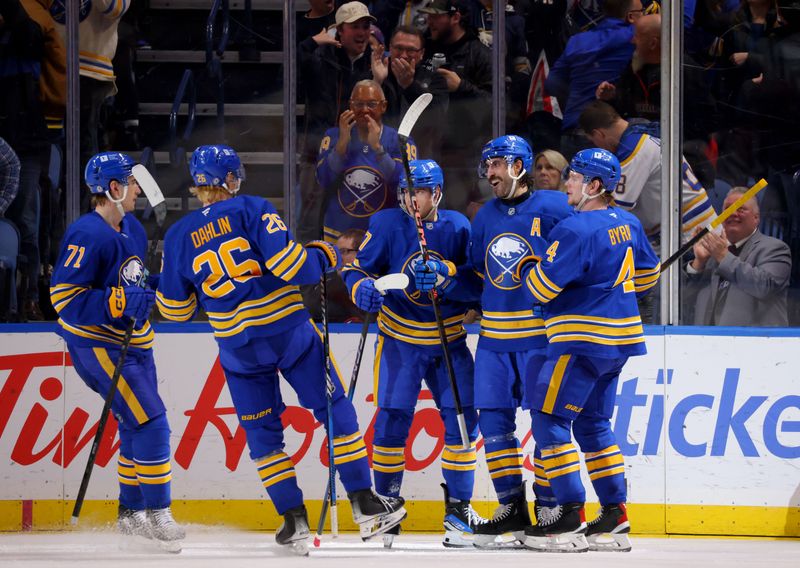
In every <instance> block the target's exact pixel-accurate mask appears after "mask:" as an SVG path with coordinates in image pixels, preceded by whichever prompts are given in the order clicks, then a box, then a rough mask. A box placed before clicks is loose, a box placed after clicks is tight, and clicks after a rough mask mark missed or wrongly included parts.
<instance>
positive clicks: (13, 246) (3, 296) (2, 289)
mask: <svg viewBox="0 0 800 568" xmlns="http://www.w3.org/2000/svg"><path fill="white" fill-rule="evenodd" d="M18 257H19V231H18V230H17V227H16V225H14V223H12V222H11V221H9V220H8V219H5V218H2V217H0V320H8V319H9V318H12V317H13V316H15V315H16V314H17V312H18V310H17V258H18Z"/></svg>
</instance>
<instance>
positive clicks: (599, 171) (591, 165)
mask: <svg viewBox="0 0 800 568" xmlns="http://www.w3.org/2000/svg"><path fill="white" fill-rule="evenodd" d="M570 172H575V173H578V174H581V175H583V179H584V182H585V183H589V182H590V181H592V180H594V179H599V180H600V183H601V184H602V186H603V190H604V191H606V192H608V193H611V192H613V191H614V190H615V189H616V188H617V184H618V183H619V179H620V177H621V175H622V167H621V166H620V165H619V160H618V159H617V157H616V156H615V155H614V154H612V153H611V152H609V151H608V150H603V149H602V148H589V149H587V150H581V151H580V152H578V153H577V154H575V155H574V156H573V157H572V161H571V162H570V163H569V167H567V168H565V169H564V178H565V179H566V178H568V177H569V174H570Z"/></svg>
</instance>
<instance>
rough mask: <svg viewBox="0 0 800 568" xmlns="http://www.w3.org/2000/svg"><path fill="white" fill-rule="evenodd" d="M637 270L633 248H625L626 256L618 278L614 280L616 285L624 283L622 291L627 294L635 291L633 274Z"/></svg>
mask: <svg viewBox="0 0 800 568" xmlns="http://www.w3.org/2000/svg"><path fill="white" fill-rule="evenodd" d="M635 272H636V267H635V266H634V264H633V249H632V248H631V247H628V248H627V249H626V250H625V258H624V259H623V261H622V267H621V268H620V269H619V274H617V279H616V280H615V281H614V286H619V285H620V284H622V291H623V292H625V293H626V294H627V293H628V292H633V290H634V285H633V275H634V273H635Z"/></svg>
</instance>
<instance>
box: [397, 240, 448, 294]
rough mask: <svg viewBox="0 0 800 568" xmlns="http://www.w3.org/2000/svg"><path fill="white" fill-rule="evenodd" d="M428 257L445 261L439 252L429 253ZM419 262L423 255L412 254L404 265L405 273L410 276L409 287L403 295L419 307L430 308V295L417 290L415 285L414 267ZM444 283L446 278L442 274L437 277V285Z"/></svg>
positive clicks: (430, 251)
mask: <svg viewBox="0 0 800 568" xmlns="http://www.w3.org/2000/svg"><path fill="white" fill-rule="evenodd" d="M428 255H430V257H431V258H435V259H437V260H444V257H443V256H442V255H440V254H439V253H438V252H434V251H432V250H429V251H428ZM418 260H422V254H420V253H416V254H412V255H411V256H409V257H408V259H407V260H406V262H405V263H404V264H403V273H404V274H406V275H407V276H408V287H406V289H405V290H403V294H405V296H406V298H408V299H409V300H411V301H412V302H413V303H415V304H416V305H418V306H423V307H424V306H430V305H431V299H430V296H428V294H426V293H424V292H420V291H419V290H417V287H416V285H415V283H414V266H415V265H416V264H417V261H418ZM442 282H444V276H442V275H441V274H437V276H436V285H437V286H439V285H440V284H441V283H442Z"/></svg>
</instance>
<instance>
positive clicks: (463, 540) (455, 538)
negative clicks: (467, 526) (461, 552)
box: [442, 530, 475, 548]
mask: <svg viewBox="0 0 800 568" xmlns="http://www.w3.org/2000/svg"><path fill="white" fill-rule="evenodd" d="M442 546H444V547H445V548H473V547H474V546H475V535H473V534H472V533H467V532H463V531H455V530H446V531H444V539H442Z"/></svg>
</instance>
